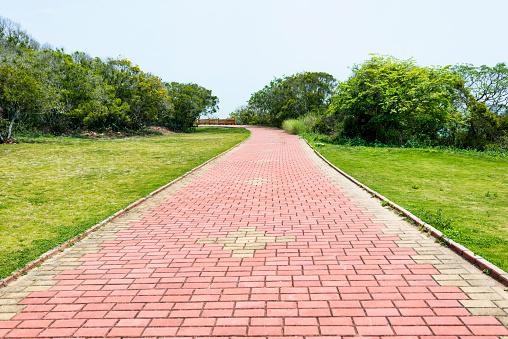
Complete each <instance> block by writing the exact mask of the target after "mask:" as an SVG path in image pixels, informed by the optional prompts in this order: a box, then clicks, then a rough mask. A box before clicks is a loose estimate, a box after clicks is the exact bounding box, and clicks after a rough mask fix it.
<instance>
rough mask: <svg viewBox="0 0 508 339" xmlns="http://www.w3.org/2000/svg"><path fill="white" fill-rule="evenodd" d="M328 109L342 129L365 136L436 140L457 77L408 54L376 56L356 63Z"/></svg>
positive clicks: (399, 140) (395, 140) (449, 109)
mask: <svg viewBox="0 0 508 339" xmlns="http://www.w3.org/2000/svg"><path fill="white" fill-rule="evenodd" d="M351 70H352V71H353V74H352V76H351V77H350V78H349V79H348V80H346V81H344V82H341V83H340V84H339V86H338V88H337V93H336V94H335V95H334V97H333V98H332V104H331V105H330V107H329V109H328V112H327V114H329V115H333V116H335V117H337V120H338V121H339V122H340V123H341V124H342V126H341V127H342V129H343V134H344V135H346V136H348V137H351V138H352V137H360V138H362V139H364V140H366V141H370V142H373V141H379V142H384V143H397V144H403V143H405V142H406V141H407V140H410V139H416V140H418V141H421V142H425V141H429V140H433V139H436V138H437V136H438V133H439V131H440V130H442V129H443V128H444V127H445V126H446V123H447V121H448V120H449V118H450V114H451V112H452V111H453V107H452V104H453V98H454V96H455V88H457V87H460V86H461V79H460V77H459V76H457V75H456V74H454V73H453V72H451V71H450V70H449V69H448V67H420V66H417V65H416V62H415V61H414V60H412V59H409V60H398V59H396V58H394V57H391V56H379V55H374V56H372V58H371V59H369V60H367V61H366V62H365V63H363V64H361V65H354V66H353V67H352V68H351Z"/></svg>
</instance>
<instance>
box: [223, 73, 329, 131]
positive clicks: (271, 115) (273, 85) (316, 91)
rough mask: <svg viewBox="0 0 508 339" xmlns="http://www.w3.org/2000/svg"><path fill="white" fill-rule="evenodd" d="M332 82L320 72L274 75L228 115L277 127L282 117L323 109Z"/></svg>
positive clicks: (317, 111)
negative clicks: (245, 104)
mask: <svg viewBox="0 0 508 339" xmlns="http://www.w3.org/2000/svg"><path fill="white" fill-rule="evenodd" d="M335 84H336V80H335V79H334V78H333V76H331V75H330V74H327V73H322V72H321V73H318V72H303V73H298V74H294V75H291V76H285V77H283V78H275V79H273V80H272V81H271V82H270V83H269V84H268V85H266V86H265V87H264V88H263V89H261V90H260V91H258V92H256V93H254V94H252V96H251V98H250V99H249V101H248V106H247V107H245V108H244V109H241V110H237V111H236V112H235V113H233V114H231V116H232V117H236V118H237V119H238V120H240V121H244V123H248V124H261V125H267V126H276V127H280V126H281V125H282V122H283V121H284V120H286V119H292V118H298V117H300V116H303V115H305V114H307V113H309V112H314V113H320V112H323V111H324V110H325V109H326V107H327V106H328V101H329V99H330V97H331V95H332V94H333V90H334V87H335Z"/></svg>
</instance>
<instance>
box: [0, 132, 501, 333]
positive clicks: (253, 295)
mask: <svg viewBox="0 0 508 339" xmlns="http://www.w3.org/2000/svg"><path fill="white" fill-rule="evenodd" d="M249 129H250V130H251V132H252V135H251V138H250V139H249V140H248V141H247V142H246V143H244V144H243V145H241V146H240V147H238V148H237V149H235V150H233V151H232V152H230V153H228V154H227V155H226V156H224V157H221V158H219V159H218V160H216V161H214V162H212V163H210V164H209V165H207V166H205V167H203V168H202V169H200V170H198V171H196V172H195V173H193V174H192V175H190V176H188V177H186V178H185V179H183V180H181V181H180V182H178V183H177V184H175V185H173V186H170V187H169V188H167V189H165V190H164V191H162V192H161V193H159V194H157V195H156V196H154V197H152V198H150V199H148V200H147V201H145V202H144V203H142V204H141V205H139V206H137V207H135V208H134V209H132V210H131V211H129V212H127V213H126V214H124V215H122V216H121V217H119V218H118V219H115V220H114V221H113V222H111V223H108V224H107V225H106V226H104V227H103V228H101V229H100V230H98V231H97V232H94V233H92V234H91V235H90V236H89V237H87V238H85V239H83V240H82V241H80V242H79V243H77V244H76V245H74V246H72V247H70V248H68V249H66V250H64V251H63V252H61V253H59V254H58V255H56V256H55V257H53V258H51V259H49V260H48V261H46V262H45V263H44V264H42V265H41V266H40V267H38V268H36V269H33V270H31V271H30V272H29V273H28V274H27V275H25V276H23V277H21V278H19V279H18V280H16V281H14V282H12V283H10V284H9V285H8V286H7V287H4V288H2V289H0V336H1V337H5V338H11V337H18V338H19V337H22V338H31V337H46V338H47V337H52V338H62V337H73V338H76V337H108V338H134V337H143V338H148V337H149V338H175V337H185V338H192V337H198V338H205V337H231V338H233V337H255V338H276V337H282V336H284V337H295V338H319V337H323V338H347V337H363V338H430V337H432V338H449V339H452V338H456V339H459V338H460V339H465V338H478V337H481V338H508V329H507V327H506V325H508V316H507V311H508V293H506V292H505V287H504V286H502V285H500V284H499V283H497V282H496V281H494V280H493V279H491V278H490V277H488V276H486V275H485V274H482V273H481V272H480V271H479V270H478V269H476V268H475V267H474V266H472V265H470V264H469V263H468V262H467V261H465V260H463V259H462V258H460V257H459V256H457V255H456V254H455V253H453V252H452V251H450V250H449V249H447V248H445V247H442V246H440V245H439V244H436V243H435V242H434V240H433V239H432V238H429V237H428V236H427V235H426V234H424V233H421V232H419V231H418V229H417V228H415V227H413V226H411V225H409V224H407V223H406V222H405V221H404V220H402V218H401V217H399V216H397V215H396V214H394V213H392V212H391V211H390V210H388V209H386V208H383V207H382V206H381V204H380V203H379V201H377V200H375V199H373V198H371V197H370V196H369V195H368V194H367V193H365V192H364V191H362V190H361V189H359V188H358V187H356V186H355V185H354V184H352V183H351V182H349V181H347V180H345V179H344V178H343V177H342V176H340V175H339V174H338V173H336V172H335V171H333V170H332V169H331V168H330V167H328V166H327V165H326V164H325V163H324V162H323V161H322V160H320V159H318V158H317V156H315V155H314V154H313V153H312V151H311V150H310V148H309V147H308V146H306V145H305V144H304V143H303V141H302V140H301V139H298V138H297V137H295V136H291V135H288V134H286V133H284V132H282V131H280V130H275V129H268V128H256V127H249ZM505 336H506V337H505Z"/></svg>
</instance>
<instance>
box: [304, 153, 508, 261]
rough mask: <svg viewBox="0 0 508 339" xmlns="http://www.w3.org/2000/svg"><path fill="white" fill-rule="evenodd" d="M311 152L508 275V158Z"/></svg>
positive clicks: (449, 154)
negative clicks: (324, 158) (321, 156)
mask: <svg viewBox="0 0 508 339" xmlns="http://www.w3.org/2000/svg"><path fill="white" fill-rule="evenodd" d="M314 146H315V147H316V145H314ZM316 149H317V150H318V151H319V152H320V153H321V154H322V155H323V156H324V157H326V158H327V159H328V160H329V161H330V162H332V163H333V164H334V165H335V166H337V167H338V168H340V169H342V170H343V171H345V172H346V173H348V174H349V175H351V176H353V177H354V178H356V179H357V180H359V181H360V182H362V183H363V184H365V185H367V186H369V187H370V188H372V189H373V190H375V191H377V192H379V193H380V194H382V195H384V196H385V197H387V198H388V199H390V200H392V201H393V202H395V203H396V204H398V205H400V206H403V207H404V208H406V209H407V210H409V211H411V212H412V213H414V214H415V215H417V216H418V217H420V218H421V219H422V220H424V221H426V222H428V223H429V224H431V225H432V226H434V227H436V228H438V229H439V230H440V231H442V232H444V233H445V235H447V236H448V237H450V238H451V239H453V240H455V241H457V242H459V243H461V244H462V245H464V246H466V247H467V248H469V249H470V250H472V251H473V252H475V253H476V254H479V255H481V256H483V257H484V258H486V259H487V260H489V261H490V262H492V263H493V264H495V265H497V266H499V267H500V268H502V269H504V270H505V271H508V159H507V158H494V157H491V156H487V155H478V154H476V155H475V154H467V153H464V154H463V153H461V154H457V153H452V152H450V151H436V150H425V149H403V148H402V149H401V148H374V147H351V146H339V145H330V144H324V145H323V144H321V145H319V144H318V145H317V147H316Z"/></svg>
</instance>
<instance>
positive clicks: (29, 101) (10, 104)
mask: <svg viewBox="0 0 508 339" xmlns="http://www.w3.org/2000/svg"><path fill="white" fill-rule="evenodd" d="M41 91H42V88H41V86H40V84H39V82H38V81H37V80H36V79H34V78H33V77H32V76H31V75H30V74H29V72H28V71H26V70H22V69H15V68H12V67H11V66H8V65H4V66H0V108H1V111H4V112H6V113H7V116H8V118H9V120H10V123H9V128H8V132H7V140H8V139H10V138H11V135H12V127H13V125H14V122H15V121H16V119H18V118H19V117H20V116H21V115H22V114H24V113H29V112H33V111H35V110H37V108H38V105H39V101H40V100H39V96H40V93H41ZM0 140H1V142H5V139H4V138H3V137H2V135H0Z"/></svg>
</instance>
